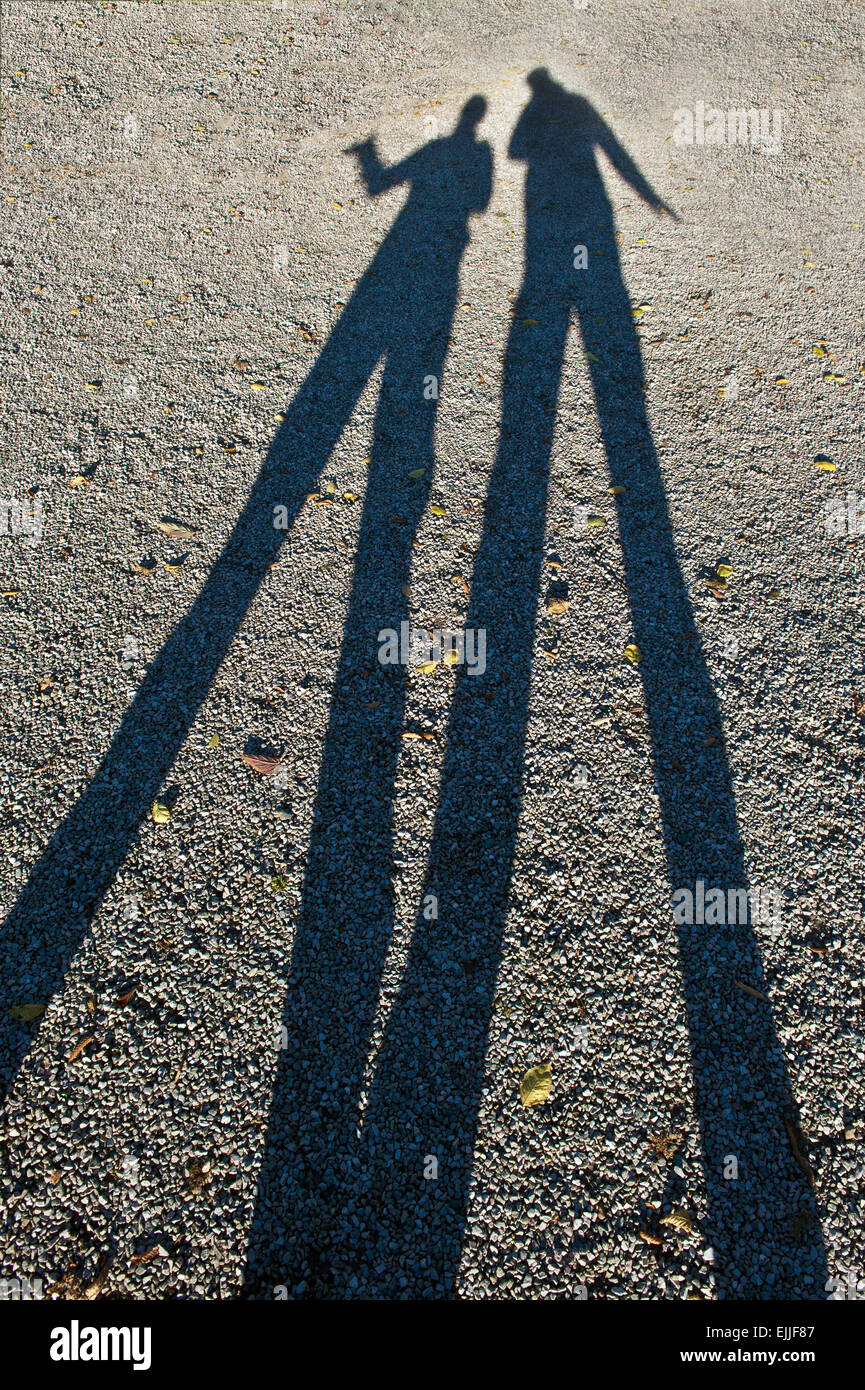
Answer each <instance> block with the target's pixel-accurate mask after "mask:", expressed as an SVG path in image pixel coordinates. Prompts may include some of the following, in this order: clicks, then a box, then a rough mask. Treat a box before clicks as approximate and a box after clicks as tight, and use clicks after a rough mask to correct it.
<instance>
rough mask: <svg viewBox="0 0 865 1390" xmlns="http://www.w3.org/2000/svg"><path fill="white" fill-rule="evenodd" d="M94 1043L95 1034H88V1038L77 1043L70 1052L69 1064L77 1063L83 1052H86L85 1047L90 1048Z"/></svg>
mask: <svg viewBox="0 0 865 1390" xmlns="http://www.w3.org/2000/svg"><path fill="white" fill-rule="evenodd" d="M92 1042H93V1034H92V1033H90V1034H88V1036H87V1037H86V1038H82V1039H81V1041H80V1043H76V1044H75V1046H74V1047H73V1049H72V1051H71V1052H70V1054H69V1056H68V1057H67V1059H66V1060H67V1062H75V1061H77V1059H78V1058H79V1057H80V1056H81V1054H82V1052H83V1051H84V1049H85V1047H89V1046H90V1044H91V1043H92Z"/></svg>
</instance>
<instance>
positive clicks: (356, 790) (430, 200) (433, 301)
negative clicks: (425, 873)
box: [0, 96, 492, 1096]
mask: <svg viewBox="0 0 865 1390" xmlns="http://www.w3.org/2000/svg"><path fill="white" fill-rule="evenodd" d="M485 110H486V102H485V101H484V99H483V98H482V97H480V96H474V97H472V98H471V99H470V100H469V101H468V102H467V103H466V105H465V107H464V108H463V110H462V112H461V114H460V117H459V120H458V123H457V125H456V127H455V128H454V130H453V132H452V133H451V134H450V135H448V136H446V137H442V138H439V139H436V140H432V141H430V142H429V143H428V144H426V145H424V146H423V147H421V148H420V149H418V150H416V151H415V152H414V153H413V154H411V155H409V156H408V157H407V158H406V159H404V160H402V161H401V162H400V163H398V164H396V165H394V166H392V167H390V168H387V167H385V166H384V165H383V164H382V163H381V162H380V160H379V158H378V155H377V153H376V149H375V146H374V144H373V142H372V141H370V140H368V141H365V142H364V143H363V144H362V145H359V146H357V147H356V148H355V150H354V153H355V154H356V155H357V156H358V158H359V160H360V163H361V170H362V173H363V176H364V180H365V182H366V185H367V188H368V190H369V192H370V194H371V195H373V196H375V195H377V194H379V193H381V192H383V191H384V190H386V189H389V188H393V187H396V186H398V185H400V184H402V183H406V184H408V185H409V193H408V196H407V198H406V201H405V203H404V205H403V207H402V209H401V210H400V212H399V214H398V215H397V217H396V220H395V222H394V224H393V226H392V228H391V230H390V232H389V233H388V235H387V237H386V238H385V239H384V241H383V242H382V243H381V246H380V247H379V249H378V250H377V252H376V254H375V256H374V258H373V260H372V262H371V263H370V265H369V268H368V269H367V270H366V272H365V273H364V275H363V277H362V279H361V280H360V281H359V283H358V285H357V287H356V289H355V291H354V293H353V294H352V296H351V299H350V300H349V302H348V304H347V305H346V307H345V310H344V311H343V313H342V315H341V317H340V319H339V321H338V322H337V324H336V325H335V327H334V329H333V331H332V333H331V335H330V337H329V339H328V341H327V343H326V345H325V347H324V349H323V350H322V352H321V354H320V356H319V358H318V360H317V361H316V363H315V366H314V367H313V369H312V371H311V372H310V373H309V376H308V377H307V378H306V380H305V382H304V383H303V385H302V386H301V387H300V389H299V390H298V392H297V395H296V396H295V398H294V400H293V401H292V402H291V405H290V406H289V407H288V409H287V413H286V416H285V421H284V423H283V424H282V426H281V427H280V430H279V432H278V434H277V435H276V437H275V439H274V441H273V444H272V446H271V448H270V450H269V452H268V455H267V458H266V459H265V461H264V463H263V465H262V468H261V471H260V472H259V474H258V477H257V478H256V480H255V483H254V484H253V487H252V489H251V492H250V495H249V498H248V500H247V502H246V505H245V506H244V508H243V511H242V512H241V514H240V516H239V518H238V520H237V523H236V525H235V527H234V529H233V530H232V532H231V535H230V537H229V539H228V541H227V542H226V545H225V547H224V549H223V551H222V553H221V554H220V556H219V558H218V559H217V560H216V562H215V564H214V565H213V568H212V569H211V571H210V573H209V575H208V577H207V580H206V582H205V583H204V585H203V587H202V589H201V592H200V593H199V595H198V597H197V598H196V600H195V602H194V603H193V605H192V607H191V608H190V609H189V611H188V612H187V613H186V615H185V616H184V617H183V619H182V620H181V621H180V622H179V623H178V625H177V626H176V627H175V628H174V630H173V631H172V633H171V635H170V636H169V637H168V639H167V640H166V642H165V643H164V645H163V647H162V649H161V650H160V652H159V653H158V655H157V656H156V658H155V659H154V661H153V663H152V665H151V667H150V669H149V670H148V672H147V675H146V676H145V678H144V680H143V681H142V682H141V685H140V687H139V689H138V691H137V692H136V695H135V698H134V699H133V701H132V703H131V705H130V706H129V709H128V710H127V711H126V713H125V715H124V717H123V719H122V722H121V724H120V727H119V729H118V731H117V734H116V735H115V737H114V739H113V740H112V743H111V746H110V748H109V750H108V752H107V754H106V755H105V758H104V759H103V761H102V763H101V765H100V766H99V767H98V769H97V770H96V772H95V774H94V776H93V778H92V780H91V782H90V783H89V785H88V787H87V789H86V791H85V792H84V793H83V794H82V796H81V797H80V798H79V799H78V801H77V802H76V803H75V805H74V806H73V807H72V809H71V810H70V811H69V813H68V814H67V816H66V817H65V819H64V820H63V821H62V822H61V823H60V825H59V826H58V828H57V830H56V832H55V833H54V835H53V837H52V839H51V841H50V842H49V844H48V846H47V847H46V849H45V851H44V853H43V855H42V857H41V858H40V859H39V861H38V862H37V864H36V866H35V867H34V869H33V871H32V873H31V875H30V877H29V879H28V881H27V883H26V885H25V887H24V889H23V890H22V892H21V894H20V896H19V898H18V899H17V901H16V903H15V904H14V906H13V908H12V911H11V912H10V914H9V916H8V918H7V920H6V923H5V926H4V929H3V932H2V935H0V980H2V986H3V995H4V998H5V999H6V1001H7V1004H11V1003H17V1002H20V1000H21V999H31V998H33V999H41V1000H46V999H49V998H50V996H51V995H52V994H53V993H54V992H55V991H56V990H57V989H58V988H59V987H60V985H61V983H62V980H63V976H64V974H65V971H66V969H67V967H68V965H69V963H70V960H71V958H72V957H73V955H74V954H75V952H76V950H77V949H78V948H79V946H80V945H81V943H82V941H83V939H84V937H85V934H86V933H87V931H88V929H89V925H90V922H91V921H92V919H93V917H94V915H95V913H96V912H97V911H98V909H99V905H100V903H101V901H102V899H103V897H104V895H105V893H106V892H107V890H108V888H109V887H110V885H111V882H112V880H113V878H114V876H115V874H116V873H117V870H118V868H119V867H120V865H121V863H122V861H123V859H124V856H125V855H126V854H127V852H128V851H129V849H130V847H131V846H132V845H133V843H134V842H135V841H136V840H137V838H138V836H139V833H140V827H141V823H142V820H143V819H144V817H145V816H146V815H147V813H148V810H149V808H150V806H151V804H152V803H153V801H154V799H155V798H156V797H157V795H158V794H159V792H160V789H161V787H162V785H163V782H164V779H165V776H166V774H167V772H168V770H169V768H170V766H171V764H172V762H173V760H174V758H175V757H176V755H177V753H178V751H179V749H180V748H181V746H182V744H183V741H184V739H185V738H186V736H187V733H188V730H189V729H190V727H191V725H192V723H193V721H194V719H195V715H196V713H197V711H198V709H199V707H200V705H201V704H202V702H203V701H204V699H205V697H206V695H207V692H208V690H209V688H210V685H211V683H212V681H213V679H214V677H215V676H216V674H217V672H218V670H219V667H220V665H221V663H222V661H223V659H224V658H225V656H226V654H227V652H228V650H229V647H230V644H231V642H232V639H233V638H234V636H235V634H236V633H237V631H238V629H239V627H240V624H241V623H242V621H243V618H244V615H245V614H246V611H247V609H248V608H249V605H250V604H251V603H252V601H253V599H254V598H255V595H256V593H257V591H258V589H259V586H260V584H261V582H262V580H263V579H264V578H265V576H266V575H267V574H268V570H269V568H270V566H271V565H272V563H273V561H274V560H275V559H276V557H277V553H278V551H279V548H280V545H281V544H282V542H283V541H284V539H285V537H286V534H287V530H286V525H285V522H286V516H287V521H288V525H289V526H290V524H291V522H293V521H294V519H295V518H296V516H297V513H298V511H299V510H300V508H301V506H302V505H303V502H304V500H305V498H306V496H307V494H308V493H309V492H310V490H311V489H313V488H314V487H315V485H316V483H317V480H318V479H319V477H320V475H321V471H322V469H323V468H324V466H325V464H326V463H327V460H328V458H329V456H330V454H331V452H332V450H333V448H334V445H335V444H336V441H337V440H338V438H339V436H340V434H341V432H342V430H343V429H344V427H345V425H346V423H347V422H348V420H349V417H350V416H351V413H352V411H353V410H354V408H355V405H356V404H357V401H358V398H359V397H360V394H361V392H362V391H363V389H364V387H365V385H366V384H367V382H368V381H369V379H370V377H371V375H372V373H373V371H374V370H375V368H376V366H377V364H378V363H379V362H380V361H381V360H382V359H384V371H383V379H382V385H381V394H380V398H379V402H378V407H377V413H376V419H375V431H374V441H373V444H372V448H371V456H372V457H371V461H370V469H369V480H368V486H367V491H366V497H365V501H364V509H363V516H362V521H361V535H360V541H359V548H358V554H357V562H356V571H355V575H354V586H353V591H352V596H351V606H350V611H349V616H348V621H347V626H346V632H345V640H344V643H343V647H342V656H341V660H340V667H339V672H338V675H337V678H336V684H335V694H334V701H333V709H332V713H331V719H330V729H329V733H328V740H327V751H326V754H325V760H324V766H323V770H322V781H321V790H320V794H319V799H318V821H319V828H321V824H322V822H323V821H325V820H327V819H331V820H334V821H335V820H337V819H339V818H340V817H342V818H343V819H344V821H345V823H346V824H347V826H349V827H351V826H352V825H353V828H354V833H355V834H356V837H357V838H356V839H355V840H351V838H350V835H349V839H348V840H347V841H346V843H345V844H344V845H343V846H341V848H342V849H344V850H345V856H346V857H345V860H344V863H345V865H354V866H355V867H356V869H357V881H356V884H355V887H354V888H352V887H351V886H350V885H348V884H347V883H346V884H345V885H343V884H342V883H340V884H334V885H331V886H332V887H334V888H335V890H336V892H335V896H333V897H332V898H328V896H327V892H326V884H325V880H326V878H327V875H328V872H329V863H330V861H329V860H328V856H327V854H326V852H325V851H324V850H323V848H322V844H323V841H322V839H321V838H320V837H316V838H314V848H313V851H312V857H311V865H310V872H309V876H308V883H309V884H312V885H316V890H315V892H313V891H312V889H310V892H311V893H312V896H313V897H315V896H316V893H318V894H319V895H320V896H321V897H322V899H323V900H326V906H325V907H324V908H322V911H325V912H326V911H327V910H328V908H329V907H334V910H335V912H336V915H335V916H334V918H333V929H332V931H331V934H330V936H329V939H328V943H327V944H322V945H321V946H320V947H318V946H316V945H315V944H314V941H315V934H316V932H317V930H318V928H317V927H316V925H315V922H316V921H317V917H316V909H315V906H314V905H310V904H309V903H308V904H307V907H308V913H309V915H308V916H307V918H306V922H305V927H304V931H303V933H302V935H301V940H300V941H299V943H298V949H297V953H296V966H295V971H294V974H293V979H294V978H295V977H296V976H297V974H298V972H300V973H301V974H302V971H303V962H304V960H305V958H306V956H307V954H308V953H309V952H310V951H318V950H320V951H321V952H323V953H324V955H325V956H326V954H327V952H328V950H332V951H334V952H335V953H336V954H338V953H339V951H340V950H341V949H342V942H341V941H340V940H339V939H338V937H339V930H338V927H337V919H339V921H343V920H344V921H345V922H348V921H350V919H351V917H352V914H353V913H355V912H356V913H358V914H360V915H361V917H362V922H363V927H364V929H365V930H371V929H372V926H371V924H372V922H373V916H374V914H373V909H372V900H373V897H375V901H376V911H378V912H379V913H380V914H384V915H379V916H378V917H376V918H375V931H374V932H373V936H374V943H373V946H372V948H371V953H370V954H369V955H366V956H365V957H364V959H363V961H361V959H360V956H361V954H362V952H361V950H360V941H359V940H358V941H357V942H356V943H355V945H356V954H355V955H354V956H353V957H352V962H353V969H354V971H355V976H354V978H355V981H358V980H360V979H361V978H362V979H363V981H364V985H363V990H362V991H361V992H362V993H364V998H363V1000H362V1001H359V1002H358V1009H357V1012H356V1014H355V1016H354V1018H353V1020H352V1021H351V1023H347V1024H346V1029H347V1032H348V1031H350V1035H351V1049H350V1050H351V1052H352V1062H351V1065H350V1066H349V1068H348V1070H349V1072H350V1073H351V1074H352V1075H353V1073H354V1056H355V1054H357V1055H360V1054H361V1053H363V1050H364V1041H363V1040H364V1036H365V1027H366V1023H367V1020H368V1015H369V1008H370V1007H371V998H372V991H373V989H374V987H375V986H374V980H375V961H376V959H379V958H380V954H381V951H382V950H383V948H384V945H385V942H386V915H387V912H388V911H389V905H388V903H389V900H388V895H387V891H386V884H387V882H388V879H389V876H390V874H389V870H390V865H389V860H388V858H387V851H388V849H389V845H388V843H387V836H388V826H389V804H388V798H389V794H390V788H391V786H392V779H393V762H394V756H395V739H394V738H391V740H390V745H389V746H387V747H386V746H385V745H384V744H383V743H382V744H380V743H376V742H375V741H374V740H372V741H370V740H369V739H368V738H367V737H366V735H365V734H362V733H360V732H359V726H358V725H357V723H356V722H355V721H353V720H352V719H351V718H347V717H346V713H345V705H344V699H345V696H346V695H347V693H348V692H349V689H350V687H351V686H352V683H353V682H355V681H356V680H358V678H359V675H360V667H361V666H362V665H363V664H364V663H365V662H367V661H368V659H369V657H370V654H371V652H372V651H374V649H375V636H376V634H377V632H378V631H379V629H380V628H381V627H382V626H383V625H387V624H391V625H396V626H397V627H398V626H399V623H400V621H401V620H402V619H403V618H404V617H405V616H407V604H406V601H405V599H404V598H403V597H402V586H403V585H404V584H405V582H406V580H407V579H408V571H409V559H410V555H411V542H412V537H413V534H414V530H415V526H416V523H417V520H418V517H419V515H420V512H421V510H422V508H423V506H424V503H425V500H426V495H427V492H428V488H429V484H430V482H431V479H432V473H433V425H434V417H435V408H436V400H435V399H428V398H427V396H429V395H431V394H432V393H429V392H428V393H426V394H425V393H424V379H425V378H426V377H428V376H430V375H433V376H436V377H437V378H440V377H441V373H442V365H443V362H444V358H445V354H446V350H447V346H448V342H449V338H450V331H451V322H452V318H453V313H454V307H455V302H456V294H457V289H458V282H459V271H460V263H461V259H462V255H463V251H464V249H465V247H466V244H467V242H468V240H469V233H468V219H469V217H470V216H471V215H472V214H474V213H477V212H481V211H482V210H483V209H484V208H485V207H486V205H487V203H488V201H489V197H490V191H491V184H492V154H491V151H490V148H489V146H488V144H486V143H485V142H480V141H479V140H478V139H477V126H478V123H479V122H480V120H481V119H482V117H483V115H484V112H485ZM414 467H426V469H427V474H426V478H425V480H424V482H423V483H422V484H420V485H415V486H412V485H410V484H409V482H408V479H407V474H408V471H409V469H410V468H414ZM282 509H286V510H285V511H283V510H282ZM397 510H399V511H400V512H402V514H403V518H404V519H403V523H402V524H401V525H399V526H396V525H394V524H393V518H394V514H395V512H396V511H397ZM277 516H278V517H279V522H280V526H279V529H277V528H276V527H275V524H274V523H275V519H276V517H277ZM393 718H394V720H395V721H396V722H397V723H398V722H399V710H398V708H396V707H394V710H393ZM338 838H340V832H339V831H338V830H337V829H335V828H332V831H331V838H330V841H329V843H330V844H331V845H332V846H335V845H336V841H337V839H338ZM368 841H369V843H374V844H375V846H376V855H375V856H371V855H368V854H367V852H366V850H367V843H368ZM316 846H317V848H316ZM333 862H337V861H336V860H334V861H333ZM367 885H368V886H369V891H370V894H371V895H372V896H371V897H370V898H369V899H363V891H364V889H365V887H366V886H367ZM340 901H341V906H339V907H338V911H337V907H336V905H337V904H338V903H339V902H340ZM362 902H363V904H364V905H363V907H361V904H362ZM367 944H368V945H369V943H367ZM347 949H348V950H349V951H351V950H352V949H354V948H352V947H351V946H350V945H348V946H347ZM364 949H365V948H364ZM334 959H335V958H334ZM361 967H362V968H361ZM346 969H347V970H348V969H349V967H348V966H346ZM367 971H369V972H370V975H369V982H368V983H367V974H366V972H367ZM328 978H329V980H330V982H331V983H333V984H336V985H338V984H339V982H338V981H337V980H336V979H335V978H333V979H330V977H328ZM323 1005H324V1001H323V1000H322V1005H321V1007H320V1008H319V1010H318V1017H319V1021H320V1024H321V1026H322V1027H323V1028H328V1027H329V1026H330V1025H329V1023H328V1021H327V1019H326V1018H325V1017H324V1013H325V1010H324V1007H323ZM336 1008H337V1010H339V1008H340V1005H339V1002H338V1000H337V1002H336ZM30 1038H31V1032H30V1030H29V1029H27V1028H26V1027H25V1026H24V1025H21V1024H16V1023H15V1022H13V1021H12V1019H11V1018H10V1016H9V1014H8V1009H7V1007H4V1008H3V1009H2V1010H0V1096H2V1095H3V1094H5V1093H6V1092H7V1091H8V1089H9V1087H10V1086H11V1084H12V1081H13V1079H14V1076H15V1073H16V1069H17V1068H18V1066H19V1064H20V1063H21V1062H22V1059H23V1058H24V1056H25V1054H26V1052H27V1049H28V1045H29V1042H30ZM348 1050H349V1048H348V1041H347V1039H344V1040H343V1041H342V1042H341V1043H340V1044H339V1045H338V1046H337V1049H336V1052H335V1053H334V1054H333V1057H334V1058H336V1057H337V1056H340V1057H344V1056H345V1055H346V1053H347V1051H348ZM346 1084H349V1083H346Z"/></svg>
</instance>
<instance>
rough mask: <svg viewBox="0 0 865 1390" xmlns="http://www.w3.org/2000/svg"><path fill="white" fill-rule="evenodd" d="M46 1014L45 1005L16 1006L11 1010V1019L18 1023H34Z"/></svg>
mask: <svg viewBox="0 0 865 1390" xmlns="http://www.w3.org/2000/svg"><path fill="white" fill-rule="evenodd" d="M44 1012H45V1005H44V1004H16V1005H14V1007H13V1008H11V1009H10V1010H9V1017H10V1018H11V1019H14V1021H15V1022H16V1023H32V1022H33V1020H34V1019H36V1018H41V1016H42V1015H43V1014H44Z"/></svg>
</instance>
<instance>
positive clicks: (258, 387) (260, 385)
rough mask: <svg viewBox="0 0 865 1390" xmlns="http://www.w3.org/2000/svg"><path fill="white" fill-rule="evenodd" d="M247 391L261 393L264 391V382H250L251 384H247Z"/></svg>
mask: <svg viewBox="0 0 865 1390" xmlns="http://www.w3.org/2000/svg"><path fill="white" fill-rule="evenodd" d="M249 389H250V391H263V390H264V382H263V381H251V382H250V383H249Z"/></svg>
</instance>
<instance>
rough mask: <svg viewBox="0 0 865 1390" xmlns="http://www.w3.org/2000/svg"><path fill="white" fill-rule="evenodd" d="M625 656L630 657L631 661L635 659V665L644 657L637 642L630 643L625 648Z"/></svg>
mask: <svg viewBox="0 0 865 1390" xmlns="http://www.w3.org/2000/svg"><path fill="white" fill-rule="evenodd" d="M625 656H626V657H627V658H628V660H629V661H633V663H634V665H635V666H636V665H639V663H640V662H641V661H642V659H643V653H642V652H641V651H640V648H639V647H638V646H637V644H636V642H629V643H628V645H627V647H626V648H625Z"/></svg>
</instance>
